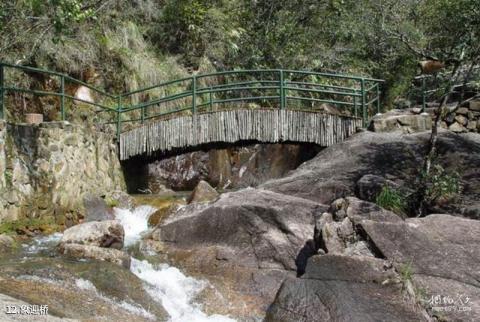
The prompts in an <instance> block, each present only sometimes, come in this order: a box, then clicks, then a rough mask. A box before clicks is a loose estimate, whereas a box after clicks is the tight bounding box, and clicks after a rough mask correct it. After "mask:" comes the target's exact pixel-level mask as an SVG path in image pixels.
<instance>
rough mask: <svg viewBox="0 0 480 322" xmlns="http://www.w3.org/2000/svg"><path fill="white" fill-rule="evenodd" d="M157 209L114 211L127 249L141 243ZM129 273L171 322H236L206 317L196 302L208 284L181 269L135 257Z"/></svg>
mask: <svg viewBox="0 0 480 322" xmlns="http://www.w3.org/2000/svg"><path fill="white" fill-rule="evenodd" d="M154 211H155V208H152V207H149V206H141V207H137V208H135V209H134V210H133V211H130V210H128V209H119V208H115V217H116V219H118V220H119V221H120V222H121V223H122V225H123V227H124V229H125V246H127V247H128V246H131V245H133V244H135V243H136V242H138V241H139V240H140V239H141V237H142V233H144V232H145V231H146V230H147V229H148V217H149V216H150V215H151V214H152V213H153V212H154ZM130 270H131V271H132V273H133V274H135V275H137V276H138V277H139V278H140V279H142V280H143V281H144V282H145V289H146V291H147V292H148V293H149V294H150V295H151V296H152V298H153V299H155V300H156V301H159V302H160V303H161V304H162V306H163V307H164V308H165V310H166V311H167V313H168V314H169V315H170V322H185V321H188V322H234V321H235V320H233V319H231V318H228V317H226V316H222V315H210V316H209V315H207V314H205V313H204V312H202V309H201V306H200V305H199V304H196V303H194V302H193V300H194V298H195V297H196V296H197V295H198V294H199V293H200V292H201V291H202V290H203V289H204V288H205V286H206V285H207V283H206V282H203V281H199V280H196V279H194V278H192V277H188V276H185V275H184V274H183V273H182V272H181V271H180V270H179V269H177V268H175V267H172V266H169V265H167V264H162V265H160V266H158V267H155V266H153V265H152V264H151V263H149V262H147V261H145V260H144V261H140V260H138V259H135V258H132V263H131V267H130Z"/></svg>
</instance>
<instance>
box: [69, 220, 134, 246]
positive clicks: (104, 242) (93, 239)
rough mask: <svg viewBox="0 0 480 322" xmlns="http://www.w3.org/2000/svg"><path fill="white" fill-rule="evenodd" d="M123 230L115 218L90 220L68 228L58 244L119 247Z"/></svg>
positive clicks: (121, 242)
mask: <svg viewBox="0 0 480 322" xmlns="http://www.w3.org/2000/svg"><path fill="white" fill-rule="evenodd" d="M124 236H125V231H124V229H123V226H122V225H121V224H120V222H119V221H117V220H105V221H91V222H86V223H83V224H79V225H76V226H73V227H70V228H68V229H67V230H65V231H64V232H63V236H62V239H61V240H60V244H81V245H91V246H97V247H107V248H116V249H121V248H122V247H123V239H124Z"/></svg>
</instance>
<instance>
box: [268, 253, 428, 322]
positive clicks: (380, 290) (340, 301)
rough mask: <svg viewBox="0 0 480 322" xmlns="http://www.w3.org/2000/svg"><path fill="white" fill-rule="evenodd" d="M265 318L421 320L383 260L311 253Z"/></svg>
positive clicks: (287, 321) (279, 321) (283, 321)
mask: <svg viewBox="0 0 480 322" xmlns="http://www.w3.org/2000/svg"><path fill="white" fill-rule="evenodd" d="M265 321H266V322H291V321H295V322H310V321H318V322H321V321H365V322H367V321H368V322H369V321H399V322H403V321H426V319H425V318H424V317H423V316H422V315H421V313H420V310H419V309H417V308H416V307H415V306H413V305H412V304H411V303H409V302H407V301H405V300H404V296H403V294H402V287H401V285H400V284H399V283H398V282H396V274H395V272H394V271H393V269H391V266H390V265H389V264H388V262H387V261H384V260H381V259H377V258H369V257H350V256H340V255H323V256H314V257H311V258H310V259H309V261H308V264H307V268H306V273H305V275H303V276H302V277H301V278H299V279H298V278H297V279H294V278H290V279H287V280H286V281H285V282H284V283H283V284H282V287H281V288H280V290H279V292H278V294H277V296H276V298H275V301H274V302H273V304H272V306H271V307H270V309H269V310H268V312H267V317H266V319H265Z"/></svg>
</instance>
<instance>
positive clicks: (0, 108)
mask: <svg viewBox="0 0 480 322" xmlns="http://www.w3.org/2000/svg"><path fill="white" fill-rule="evenodd" d="M4 72H5V71H4V66H3V64H0V120H3V119H4V118H6V115H5V102H4V97H5V94H4V93H5V90H4V89H3V88H4V86H5V84H4V82H5V75H4Z"/></svg>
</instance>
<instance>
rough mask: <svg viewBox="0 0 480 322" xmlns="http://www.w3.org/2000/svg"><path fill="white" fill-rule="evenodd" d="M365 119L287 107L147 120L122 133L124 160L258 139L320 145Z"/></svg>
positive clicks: (341, 136) (352, 130)
mask: <svg viewBox="0 0 480 322" xmlns="http://www.w3.org/2000/svg"><path fill="white" fill-rule="evenodd" d="M361 126H362V119H360V118H354V117H348V116H340V115H331V114H324V113H318V112H306V111H295V110H287V109H282V110H281V109H270V110H258V109H256V110H247V109H240V110H227V111H219V112H210V113H204V114H197V115H196V116H194V117H193V116H191V115H189V116H179V117H175V118H172V119H165V120H157V121H155V122H150V123H145V124H143V125H142V126H140V127H137V128H135V129H132V130H130V131H127V132H124V133H122V134H121V135H120V159H121V160H127V159H129V158H131V157H134V156H138V155H144V154H146V155H150V154H152V153H155V152H165V151H169V150H173V149H179V148H180V149H181V148H187V147H194V146H198V145H201V144H208V143H215V142H224V143H234V142H238V141H249V140H255V141H260V142H268V143H277V142H286V141H291V142H308V143H316V144H318V145H321V146H330V145H332V144H335V143H338V142H341V141H343V140H345V139H346V138H347V137H348V136H350V135H352V134H353V133H355V131H356V129H357V128H359V127H361Z"/></svg>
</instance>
